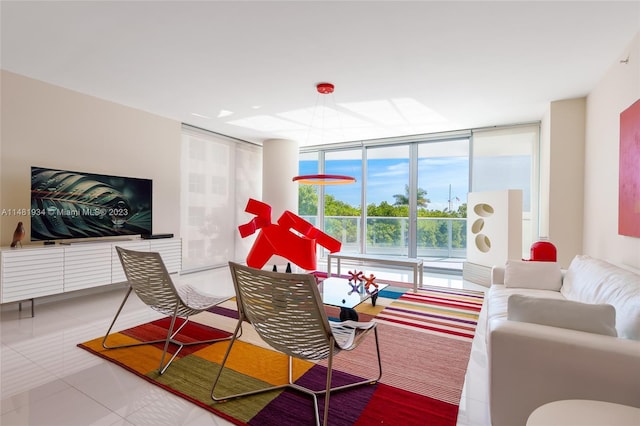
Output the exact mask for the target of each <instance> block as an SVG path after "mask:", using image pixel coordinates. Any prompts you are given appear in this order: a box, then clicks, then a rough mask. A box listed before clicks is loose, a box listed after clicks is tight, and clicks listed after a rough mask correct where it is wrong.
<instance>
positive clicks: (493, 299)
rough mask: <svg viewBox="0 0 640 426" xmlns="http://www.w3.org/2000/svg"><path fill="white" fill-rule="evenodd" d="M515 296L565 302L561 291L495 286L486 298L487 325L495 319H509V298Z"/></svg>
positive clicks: (490, 289)
mask: <svg viewBox="0 0 640 426" xmlns="http://www.w3.org/2000/svg"><path fill="white" fill-rule="evenodd" d="M513 294H522V295H525V296H531V297H546V298H548V299H561V300H565V298H564V296H563V295H562V294H561V293H560V292H559V291H549V290H537V289H529V288H507V287H505V286H504V285H501V284H494V285H492V286H491V287H490V288H489V291H488V292H487V295H486V297H485V305H486V309H487V323H488V322H490V321H492V320H494V319H507V302H508V300H509V297H510V296H511V295H513Z"/></svg>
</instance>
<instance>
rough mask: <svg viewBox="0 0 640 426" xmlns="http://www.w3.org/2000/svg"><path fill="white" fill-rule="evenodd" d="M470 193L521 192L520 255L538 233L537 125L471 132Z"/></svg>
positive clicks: (527, 254) (538, 127)
mask: <svg viewBox="0 0 640 426" xmlns="http://www.w3.org/2000/svg"><path fill="white" fill-rule="evenodd" d="M472 134H473V139H472V141H473V142H472V143H473V145H472V146H473V148H472V152H473V154H472V163H471V164H472V166H471V169H472V173H471V186H472V191H473V192H481V191H498V190H503V189H521V190H522V194H523V196H522V201H523V206H522V255H523V257H524V258H527V259H528V258H529V247H531V244H532V242H533V241H534V240H535V239H536V238H537V234H538V204H539V200H540V195H539V161H540V159H539V147H540V124H539V123H533V124H522V125H513V126H505V127H496V128H492V129H481V130H474V131H473V132H472Z"/></svg>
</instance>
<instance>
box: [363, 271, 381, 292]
mask: <svg viewBox="0 0 640 426" xmlns="http://www.w3.org/2000/svg"><path fill="white" fill-rule="evenodd" d="M375 279H376V277H375V276H374V275H373V274H369V277H364V280H365V281H366V282H365V284H364V288H366V289H367V290H369V287H371V286H373V287H375V288H378V284H376V283H375V282H373V281H374V280H375Z"/></svg>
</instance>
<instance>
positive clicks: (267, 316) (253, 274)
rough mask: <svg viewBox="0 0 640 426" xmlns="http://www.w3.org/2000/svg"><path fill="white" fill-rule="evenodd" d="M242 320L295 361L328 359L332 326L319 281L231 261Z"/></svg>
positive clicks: (309, 276)
mask: <svg viewBox="0 0 640 426" xmlns="http://www.w3.org/2000/svg"><path fill="white" fill-rule="evenodd" d="M229 268H230V270H231V276H232V278H233V285H234V287H235V291H236V299H237V303H238V313H239V315H240V319H241V320H246V321H248V322H250V323H251V324H252V325H253V327H254V328H255V330H256V332H257V333H258V335H259V336H260V337H261V338H262V339H263V340H264V341H265V342H266V343H268V344H269V345H270V346H272V347H273V348H274V349H277V350H279V351H281V352H283V353H285V354H287V355H291V356H293V357H296V358H302V359H309V360H318V359H324V358H327V357H328V356H329V351H330V348H331V344H332V343H331V342H332V340H331V336H332V333H331V327H330V326H329V320H328V318H327V314H326V313H325V311H324V305H323V304H322V297H321V296H320V292H319V291H318V285H317V283H316V279H315V277H314V276H313V275H311V274H292V273H283V272H272V271H265V270H261V269H255V268H251V267H248V266H244V265H240V264H238V263H234V262H229Z"/></svg>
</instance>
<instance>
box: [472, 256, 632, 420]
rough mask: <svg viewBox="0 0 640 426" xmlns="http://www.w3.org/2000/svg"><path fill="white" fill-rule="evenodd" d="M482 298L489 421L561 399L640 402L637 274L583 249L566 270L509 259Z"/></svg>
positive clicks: (494, 273)
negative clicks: (483, 303) (483, 298)
mask: <svg viewBox="0 0 640 426" xmlns="http://www.w3.org/2000/svg"><path fill="white" fill-rule="evenodd" d="M512 295H520V296H516V297H511V296H512ZM485 300H486V302H485V308H484V309H486V312H485V318H486V324H483V325H484V326H485V327H486V339H487V354H488V366H489V405H490V415H491V422H492V425H493V426H518V425H523V426H524V425H525V424H526V421H527V418H528V417H529V415H530V414H531V412H532V411H533V410H535V409H536V408H537V407H539V406H541V405H543V404H546V403H548V402H551V401H557V400H564V399H591V400H600V401H608V402H615V403H619V404H625V405H630V406H634V407H640V275H638V274H636V273H633V272H631V271H629V270H627V269H623V268H620V267H617V266H614V265H612V264H610V263H607V262H604V261H602V260H598V259H595V258H591V257H589V256H576V257H575V258H574V259H573V261H572V262H571V265H570V266H569V268H568V269H567V270H566V271H560V268H559V266H558V265H557V264H556V263H554V262H523V261H509V262H507V264H506V265H505V266H501V267H494V268H493V270H492V285H491V287H490V289H489V290H488V292H487V297H486V299H485Z"/></svg>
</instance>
